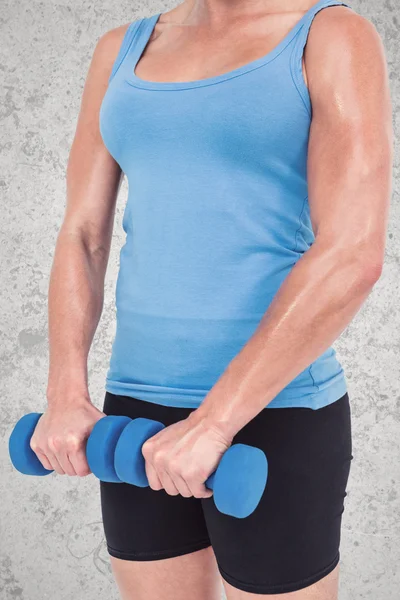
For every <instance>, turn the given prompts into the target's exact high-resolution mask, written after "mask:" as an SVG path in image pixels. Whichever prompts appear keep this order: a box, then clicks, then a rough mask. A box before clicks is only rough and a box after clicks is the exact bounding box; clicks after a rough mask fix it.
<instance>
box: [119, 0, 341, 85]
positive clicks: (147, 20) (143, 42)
mask: <svg viewBox="0 0 400 600" xmlns="http://www.w3.org/2000/svg"><path fill="white" fill-rule="evenodd" d="M331 4H332V5H337V4H339V5H340V4H342V5H344V6H349V5H348V4H346V3H345V2H341V1H340V0H319V1H318V2H316V3H315V4H313V6H311V7H310V8H309V9H308V10H307V11H306V12H305V13H304V15H303V16H302V17H301V18H300V19H299V20H298V21H297V23H295V25H294V26H293V27H292V28H291V29H290V30H289V31H288V33H287V34H286V35H285V36H284V37H283V38H282V39H281V41H280V42H279V43H278V44H277V45H276V46H274V48H272V50H270V51H269V52H267V53H266V54H264V55H263V56H261V57H259V58H256V59H254V60H252V61H249V62H247V63H245V64H244V65H242V66H240V67H237V68H236V69H232V70H230V71H227V72H225V73H221V74H220V75H215V76H213V77H204V78H202V79H194V80H192V81H168V82H167V81H162V82H161V81H150V80H146V79H142V78H141V77H138V76H137V75H136V73H135V69H136V65H137V64H138V62H139V60H140V58H141V56H142V54H143V52H144V50H145V48H146V46H147V44H148V42H149V39H150V37H151V35H152V33H153V31H154V29H155V27H156V25H157V22H158V20H159V18H160V17H161V15H162V13H156V14H154V15H152V16H150V17H144V18H143V19H141V21H140V22H139V27H138V30H137V32H136V35H137V36H138V42H139V43H138V48H137V49H136V51H135V52H134V53H133V56H134V58H133V61H132V62H131V61H128V72H127V74H126V75H125V81H126V82H127V83H129V84H130V85H132V86H134V87H138V88H144V89H147V90H159V91H163V90H170V91H172V90H183V89H190V88H196V87H203V86H209V85H215V84H217V83H221V82H223V81H226V80H228V79H233V78H234V77H238V76H240V75H243V74H245V73H248V72H250V71H253V70H254V69H258V68H259V67H262V66H263V65H265V64H267V63H269V62H271V61H272V60H274V59H275V58H276V57H277V56H278V55H279V54H280V53H281V52H282V51H283V50H284V49H285V48H286V46H287V45H288V44H289V43H290V42H291V41H292V39H293V38H294V37H295V36H296V34H297V33H298V32H299V30H300V29H301V28H302V26H303V25H304V23H305V22H306V21H307V19H308V18H309V17H310V16H311V15H312V14H313V13H314V12H315V11H316V10H319V9H320V8H323V7H325V5H327V6H328V5H331Z"/></svg>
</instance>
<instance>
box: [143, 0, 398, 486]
mask: <svg viewBox="0 0 400 600" xmlns="http://www.w3.org/2000/svg"><path fill="white" fill-rule="evenodd" d="M329 11H330V14H329V19H328V18H325V15H324V12H325V11H321V13H319V14H318V15H317V16H316V18H315V19H316V21H317V20H318V25H317V23H315V25H317V26H313V27H312V31H310V36H309V41H308V44H307V53H306V54H307V56H306V69H307V78H308V85H309V89H310V95H311V101H312V106H313V117H312V124H311V131H310V140H309V156H308V181H309V202H310V210H311V218H312V224H313V229H314V233H315V241H314V243H313V245H312V246H311V248H310V249H309V250H308V251H307V252H305V253H304V254H303V256H302V257H301V258H300V259H299V260H298V262H297V263H296V264H295V266H294V267H293V268H292V270H291V271H290V273H289V275H288V276H287V277H286V279H285V281H284V282H283V284H282V285H281V287H280V289H279V290H278V293H277V294H276V295H275V297H274V300H273V301H272V303H271V304H270V306H269V307H268V309H267V311H266V313H265V315H264V317H263V319H262V320H261V322H260V324H259V326H258V328H257V330H256V331H255V333H254V334H253V336H252V337H251V338H250V339H249V340H248V342H247V343H246V344H245V345H244V346H243V348H242V349H241V351H240V352H239V353H238V354H237V355H236V356H235V357H234V359H233V360H232V361H231V362H230V363H229V365H228V367H227V368H226V370H225V371H224V373H223V374H222V375H221V377H220V378H219V380H218V381H217V382H216V384H215V385H214V386H213V388H212V389H211V390H210V392H209V393H208V394H207V396H206V398H205V399H204V401H203V403H202V404H201V405H200V407H199V408H198V409H197V410H195V411H193V412H192V413H191V414H190V415H189V417H188V418H187V419H184V420H182V421H179V422H178V423H175V424H174V425H170V426H169V427H166V428H165V429H164V430H163V431H161V432H159V433H157V434H156V435H155V436H153V437H152V438H150V440H147V441H146V442H145V444H144V445H143V448H142V453H143V455H144V457H145V459H146V473H147V475H148V478H149V482H150V486H151V487H152V488H153V489H161V487H164V489H166V490H167V492H168V493H170V494H174V493H177V492H180V493H181V494H183V495H187V496H189V495H194V496H195V497H198V498H202V497H207V496H209V495H210V493H211V492H210V491H209V490H207V489H206V487H205V485H204V482H205V481H206V479H207V477H208V475H210V473H212V472H213V471H214V470H215V468H216V466H217V464H218V462H219V460H220V457H221V454H223V452H225V450H226V449H227V448H228V447H229V445H230V444H231V442H232V440H233V437H234V435H235V434H236V433H237V432H238V431H239V430H240V429H241V428H242V427H243V426H244V425H246V423H248V422H249V421H250V420H251V419H252V418H253V417H255V416H256V415H257V414H258V413H259V412H261V410H262V409H263V408H264V407H265V406H266V405H267V404H268V403H269V402H271V400H272V399H273V398H274V397H275V396H276V395H277V394H278V393H279V392H280V391H281V390H282V389H283V388H284V387H285V386H286V385H287V384H289V383H290V381H292V380H293V379H294V378H295V377H296V376H297V375H298V374H300V373H301V372H302V371H303V370H304V369H306V368H307V367H308V366H309V365H310V364H311V363H312V362H313V361H314V360H315V359H316V358H317V357H318V356H320V355H321V354H322V353H323V352H324V351H325V350H326V349H327V348H328V347H329V346H330V345H331V344H332V342H334V340H335V339H336V338H337V337H338V336H339V335H340V333H341V332H342V331H343V329H344V328H345V327H346V326H347V325H348V324H349V323H350V321H351V320H352V318H353V317H354V315H355V314H356V313H357V311H358V310H359V308H360V307H361V305H362V303H363V302H364V301H365V299H366V297H367V296H368V294H369V293H370V291H371V290H372V288H373V286H374V284H375V282H376V281H377V280H378V278H379V276H380V274H381V269H382V263H383V256H384V248H385V238H386V224H387V215H388V206H389V200H390V195H391V172H392V119H391V103H390V98H389V88H388V77H387V72H386V62H385V57H384V52H383V48H382V44H381V40H380V38H379V36H378V34H377V32H376V30H375V29H374V27H373V25H372V24H371V23H370V22H369V21H367V20H365V19H363V18H362V17H361V16H359V15H357V14H356V13H354V12H352V11H349V9H346V8H345V7H335V8H330V9H329ZM332 11H335V17H334V18H332V17H333V15H332V14H331V12H332ZM326 13H327V11H326Z"/></svg>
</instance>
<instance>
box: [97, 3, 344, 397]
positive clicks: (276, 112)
mask: <svg viewBox="0 0 400 600" xmlns="http://www.w3.org/2000/svg"><path fill="white" fill-rule="evenodd" d="M337 4H344V3H343V2H338V1H336V0H323V1H322V0H320V2H317V3H316V5H314V7H312V8H311V9H310V10H309V11H307V13H306V14H305V15H304V17H303V18H302V19H301V20H300V21H299V22H298V23H297V25H296V26H295V27H294V28H292V29H291V30H290V32H289V33H288V34H287V35H286V36H285V38H284V39H283V40H282V41H281V42H280V43H279V44H278V45H277V46H276V47H275V48H274V49H273V50H272V51H271V52H269V53H268V54H267V55H264V56H263V57H262V58H260V59H257V60H255V61H252V62H250V63H248V64H247V65H244V66H243V67H240V68H238V69H235V70H233V71H229V72H228V73H225V74H223V75H219V76H216V77H211V78H207V79H202V80H195V81H193V82H184V83H182V82H180V83H158V82H149V81H145V80H143V79H141V78H139V77H137V76H136V75H135V73H134V68H135V65H136V63H137V62H138V59H139V58H140V56H141V54H142V52H143V50H144V47H145V46H146V44H147V42H148V39H149V37H150V35H151V33H152V31H153V29H154V26H155V24H156V22H157V19H158V17H159V15H153V16H152V17H150V18H144V19H139V20H138V21H135V22H133V23H132V24H131V25H130V27H129V28H128V30H127V32H126V34H125V38H124V41H123V44H122V47H121V49H120V52H119V55H118V57H117V59H116V61H115V64H114V67H113V71H112V74H111V77H110V82H109V86H108V89H107V91H106V94H105V97H104V99H103V102H102V106H101V111H100V130H101V134H102V137H103V140H104V143H105V145H106V146H107V148H108V150H109V152H110V153H111V155H112V156H113V157H114V158H115V160H116V161H117V162H118V163H119V164H120V166H121V168H122V170H123V171H124V173H125V174H126V176H127V179H128V185H129V195H128V201H127V205H126V208H125V213H124V218H123V227H124V230H125V232H126V241H125V244H124V246H123V248H122V250H121V255H120V271H119V275H118V282H117V293H116V306H117V330H116V335H115V339H114V343H113V349H112V356H111V363H110V368H109V371H108V374H107V381H106V389H107V390H108V391H110V392H111V393H115V394H123V395H127V396H133V397H135V398H139V399H143V400H149V401H152V402H156V403H160V404H167V405H171V406H184V407H196V406H198V405H199V404H200V403H201V401H202V399H203V398H204V397H205V395H206V394H207V393H208V391H209V390H210V388H211V387H212V386H213V384H214V383H215V382H216V381H217V379H218V378H219V376H220V375H221V374H222V372H223V371H224V369H225V368H226V366H227V365H228V363H229V362H230V360H231V359H232V358H233V357H234V356H235V355H236V354H237V353H238V352H239V351H240V349H241V348H242V347H243V345H244V344H245V343H246V342H247V341H248V339H249V338H250V337H251V335H252V333H253V332H254V331H255V329H256V327H257V326H258V324H259V322H260V320H261V318H262V316H263V315H264V313H265V311H266V310H267V308H268V306H269V304H270V303H271V301H272V299H273V297H274V296H275V294H276V292H277V290H278V289H279V286H280V285H281V283H282V282H283V280H284V279H285V278H286V277H287V275H288V274H289V272H290V270H291V269H292V267H293V266H294V265H295V264H296V262H297V260H298V259H299V258H301V256H302V255H303V253H304V252H306V251H307V249H308V248H309V247H310V245H311V244H312V243H313V240H314V235H313V231H312V227H311V220H310V211H309V204H308V196H307V145H308V138H309V127H310V122H311V103H310V98H309V95H308V91H307V88H306V86H305V83H304V79H303V77H302V62H301V61H302V53H303V49H304V45H305V42H306V39H307V33H308V30H309V27H310V25H311V22H312V19H313V17H314V16H315V14H316V13H317V12H318V10H320V9H321V8H324V7H326V6H331V5H337ZM345 6H348V5H347V4H345ZM266 368H268V365H266ZM345 391H346V382H345V378H344V373H343V369H342V367H341V365H340V363H339V361H338V360H337V357H336V353H335V351H334V350H333V348H329V349H328V350H327V351H326V352H324V353H323V354H322V355H321V356H320V357H319V358H318V359H317V360H315V361H314V362H313V363H312V364H311V365H310V366H309V367H308V368H307V369H305V370H304V371H303V372H302V373H300V374H299V375H298V376H297V377H296V378H295V379H294V380H293V381H292V382H291V383H290V384H289V385H288V386H286V387H285V388H284V389H283V390H282V391H281V392H280V393H279V394H278V396H277V397H276V398H275V399H274V400H273V401H272V402H271V403H270V404H269V407H283V406H308V407H310V408H318V407H320V406H324V405H326V404H329V403H331V402H333V401H334V400H336V399H338V398H339V397H341V396H342V395H343V394H344V393H345Z"/></svg>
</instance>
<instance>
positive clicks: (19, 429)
mask: <svg viewBox="0 0 400 600" xmlns="http://www.w3.org/2000/svg"><path fill="white" fill-rule="evenodd" d="M41 416H42V413H29V414H27V415H24V416H23V417H21V418H20V420H19V421H18V422H17V423H16V425H15V427H14V429H13V431H12V433H11V435H10V439H9V442H8V450H9V453H10V459H11V462H12V464H13V466H14V467H15V468H16V469H17V471H19V472H20V473H23V474H24V475H39V476H43V475H49V473H52V472H53V471H52V470H50V469H45V468H44V466H43V465H42V463H41V462H40V460H39V459H38V457H37V455H36V454H35V452H34V451H33V450H32V448H31V447H30V441H31V437H32V435H33V432H34V431H35V427H36V425H37V423H38V421H39V419H40V417H41Z"/></svg>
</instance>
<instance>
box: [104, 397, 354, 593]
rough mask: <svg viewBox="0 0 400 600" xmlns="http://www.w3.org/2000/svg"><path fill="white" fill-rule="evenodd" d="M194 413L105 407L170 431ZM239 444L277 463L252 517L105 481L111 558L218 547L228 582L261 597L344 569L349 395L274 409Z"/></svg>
mask: <svg viewBox="0 0 400 600" xmlns="http://www.w3.org/2000/svg"><path fill="white" fill-rule="evenodd" d="M192 410H193V409H189V408H174V407H168V406H161V405H158V404H153V403H150V402H146V401H143V400H137V399H135V398H131V397H128V396H117V395H114V394H111V393H109V392H106V396H105V401H104V407H103V411H104V412H105V413H106V414H107V415H127V416H129V417H131V418H133V419H134V418H135V417H147V418H149V419H155V420H157V421H161V422H162V423H164V424H165V425H169V424H172V423H175V422H176V421H179V420H181V419H185V418H186V417H187V416H188V415H189V413H190V412H191V411H192ZM235 442H242V443H244V444H249V445H252V446H257V447H259V448H262V450H264V452H265V454H266V456H267V458H268V466H269V473H268V481H267V486H266V488H265V491H264V494H263V496H262V499H261V501H260V503H259V505H258V506H257V508H256V510H255V511H254V512H253V513H252V514H251V515H250V516H248V517H246V518H244V519H238V518H235V517H231V516H227V515H224V514H222V513H220V512H219V511H218V510H217V509H216V507H215V504H214V501H213V499H212V498H206V499H199V498H184V497H182V496H169V495H168V494H167V493H166V492H165V491H164V490H160V491H154V490H152V489H151V488H139V487H134V486H132V485H129V484H125V483H104V482H100V491H101V507H102V514H103V525H104V532H105V537H106V541H107V548H108V552H109V554H111V555H112V556H115V557H117V558H121V559H125V560H135V561H147V560H158V559H163V558H169V557H173V556H179V555H182V554H186V553H189V552H194V551H195V550H200V549H201V548H206V547H207V546H210V545H211V546H212V548H213V551H214V553H215V556H216V559H217V563H218V568H219V570H220V573H221V575H222V577H223V578H224V579H225V580H226V581H227V582H228V583H230V584H231V585H232V586H234V587H236V588H238V589H240V590H244V591H247V592H252V593H256V594H257V593H259V594H277V593H285V592H292V591H296V590H299V589H302V588H305V587H307V586H309V585H311V584H313V583H315V582H316V581H318V580H319V579H322V578H323V577H325V576H326V575H327V574H328V573H329V572H331V571H332V570H333V569H334V568H335V566H336V565H337V564H338V562H339V543H340V530H341V519H342V513H343V509H344V505H343V502H344V498H345V496H346V485H347V480H348V476H349V471H350V463H351V459H352V454H351V452H352V444H351V415H350V406H349V397H348V394H347V393H346V394H345V395H344V396H343V397H342V398H340V399H338V400H337V401H336V402H334V403H333V404H330V405H328V406H325V407H323V408H320V409H318V410H312V409H309V408H270V409H268V408H266V409H264V410H262V411H261V412H260V413H259V414H258V415H257V416H256V417H255V418H254V419H252V420H251V421H250V422H249V423H248V424H247V425H246V426H245V427H244V428H243V429H242V430H241V431H240V432H239V433H238V434H237V435H236V436H235V438H234V440H233V443H235Z"/></svg>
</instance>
